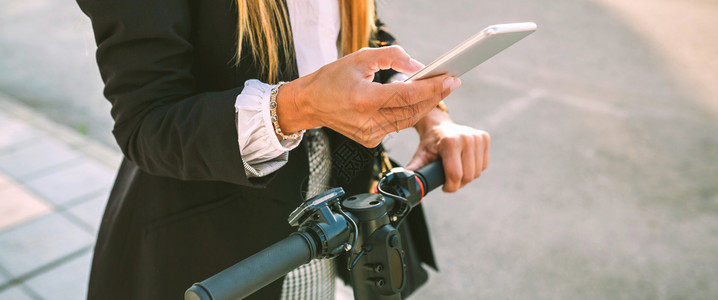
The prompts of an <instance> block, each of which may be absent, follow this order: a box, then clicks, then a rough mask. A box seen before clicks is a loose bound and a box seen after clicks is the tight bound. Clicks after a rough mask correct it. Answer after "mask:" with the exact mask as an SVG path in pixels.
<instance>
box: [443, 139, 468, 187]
mask: <svg viewBox="0 0 718 300" xmlns="http://www.w3.org/2000/svg"><path fill="white" fill-rule="evenodd" d="M460 146H461V145H459V144H458V142H457V141H456V140H452V139H444V140H442V146H441V147H440V148H441V150H440V153H441V160H442V161H443V163H444V176H445V182H444V187H443V188H442V189H443V190H444V192H447V193H453V192H456V191H457V190H458V189H459V187H460V186H461V178H462V177H463V169H462V168H461V152H460Z"/></svg>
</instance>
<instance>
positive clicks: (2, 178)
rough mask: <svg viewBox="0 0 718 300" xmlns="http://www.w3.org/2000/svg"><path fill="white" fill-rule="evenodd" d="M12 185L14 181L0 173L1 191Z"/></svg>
mask: <svg viewBox="0 0 718 300" xmlns="http://www.w3.org/2000/svg"><path fill="white" fill-rule="evenodd" d="M11 184H12V180H11V179H10V178H8V177H7V175H5V174H3V173H2V172H0V190H2V189H3V188H5V187H8V186H10V185H11Z"/></svg>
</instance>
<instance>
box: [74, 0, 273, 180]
mask: <svg viewBox="0 0 718 300" xmlns="http://www.w3.org/2000/svg"><path fill="white" fill-rule="evenodd" d="M77 2H78V4H79V6H80V8H81V9H82V10H83V12H84V13H85V14H86V15H88V16H89V17H90V19H91V20H92V26H93V29H94V33H95V40H96V42H97V55H96V56H97V63H98V65H99V68H100V74H101V76H102V79H103V81H104V82H105V90H104V94H105V97H106V98H107V99H108V100H109V101H110V102H111V103H112V116H113V118H114V119H115V126H114V129H113V134H114V136H115V138H116V140H117V143H118V144H119V146H120V148H121V149H122V152H123V153H124V155H125V156H126V157H127V158H128V159H129V160H131V161H132V162H134V163H135V164H137V166H138V167H139V168H140V169H142V170H143V171H145V172H148V173H150V174H153V175H158V176H166V177H172V178H177V179H182V180H207V181H226V182H231V183H235V184H242V185H256V184H257V182H255V181H254V180H253V181H252V182H250V181H249V180H248V179H247V177H246V175H245V172H244V167H243V163H242V158H241V154H240V152H239V148H238V144H237V129H236V125H235V109H234V102H235V99H236V97H237V95H238V94H239V93H240V92H241V91H242V87H241V86H240V87H237V88H234V89H230V90H225V91H217V92H199V91H198V90H197V89H196V87H195V78H194V77H193V75H192V73H191V68H192V62H193V46H192V43H191V41H190V40H191V33H192V29H191V26H192V24H191V20H192V18H191V16H190V13H189V12H190V7H189V3H188V2H189V1H186V0H170V1H146V0H78V1H77ZM270 176H271V175H270ZM268 179H269V178H262V179H260V180H264V181H266V180H268ZM265 183H266V182H265Z"/></svg>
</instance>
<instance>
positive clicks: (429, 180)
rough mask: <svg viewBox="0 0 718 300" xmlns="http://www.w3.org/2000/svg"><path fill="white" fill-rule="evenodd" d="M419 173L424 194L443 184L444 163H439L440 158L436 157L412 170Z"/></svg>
mask: <svg viewBox="0 0 718 300" xmlns="http://www.w3.org/2000/svg"><path fill="white" fill-rule="evenodd" d="M414 173H417V174H418V175H419V178H420V179H421V181H422V184H423V185H424V195H426V194H428V193H429V192H431V191H432V190H434V189H435V188H438V187H440V186H442V185H444V181H445V180H446V179H445V178H444V164H442V163H441V159H437V160H436V161H435V162H432V163H430V164H428V165H426V166H423V167H421V169H418V170H416V171H414Z"/></svg>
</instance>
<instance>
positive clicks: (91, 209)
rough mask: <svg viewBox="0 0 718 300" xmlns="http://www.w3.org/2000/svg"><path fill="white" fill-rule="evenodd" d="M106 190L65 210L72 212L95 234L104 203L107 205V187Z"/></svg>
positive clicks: (103, 209)
mask: <svg viewBox="0 0 718 300" xmlns="http://www.w3.org/2000/svg"><path fill="white" fill-rule="evenodd" d="M107 191H108V193H107V194H106V193H103V194H102V195H100V196H97V197H94V198H92V199H90V200H87V201H85V202H82V203H80V204H78V205H75V206H73V207H71V208H70V209H68V210H67V213H69V214H72V215H73V216H75V217H77V218H79V219H80V220H82V222H84V223H85V224H87V225H89V226H90V227H91V228H92V232H93V233H94V234H95V235H96V234H97V229H98V228H99V227H100V221H101V220H102V214H103V213H104V212H105V205H107V199H108V197H109V189H108V190H107Z"/></svg>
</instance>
